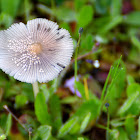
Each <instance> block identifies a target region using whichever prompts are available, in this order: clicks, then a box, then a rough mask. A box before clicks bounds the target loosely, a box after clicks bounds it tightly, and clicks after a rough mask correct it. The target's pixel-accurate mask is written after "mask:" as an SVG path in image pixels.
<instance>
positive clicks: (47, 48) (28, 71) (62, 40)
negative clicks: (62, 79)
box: [0, 18, 73, 83]
mask: <svg viewBox="0 0 140 140" xmlns="http://www.w3.org/2000/svg"><path fill="white" fill-rule="evenodd" d="M72 54H73V41H72V39H71V36H70V34H69V32H68V31H67V30H65V29H59V27H58V25H57V23H55V22H52V21H49V20H47V19H42V18H37V19H33V20H30V21H28V22H27V25H25V24H23V23H18V24H17V23H16V24H13V25H12V26H11V27H10V28H9V29H7V30H4V31H0V68H1V69H2V70H3V71H4V72H5V73H7V74H9V75H10V76H13V77H14V78H15V79H17V80H19V81H22V82H27V83H34V82H36V81H39V82H40V83H42V82H47V81H50V80H53V79H54V78H55V77H57V76H58V74H59V73H60V71H61V70H63V68H65V67H66V66H67V65H68V64H69V63H70V60H71V57H72Z"/></svg>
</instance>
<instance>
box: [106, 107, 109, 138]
mask: <svg viewBox="0 0 140 140" xmlns="http://www.w3.org/2000/svg"><path fill="white" fill-rule="evenodd" d="M109 124H110V115H109V107H107V131H106V140H109Z"/></svg>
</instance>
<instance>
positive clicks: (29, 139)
mask: <svg viewBox="0 0 140 140" xmlns="http://www.w3.org/2000/svg"><path fill="white" fill-rule="evenodd" d="M29 140H31V132H30V131H29Z"/></svg>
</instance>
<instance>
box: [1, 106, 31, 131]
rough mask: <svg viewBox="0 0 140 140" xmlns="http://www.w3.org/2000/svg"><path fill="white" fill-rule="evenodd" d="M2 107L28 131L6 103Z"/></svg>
mask: <svg viewBox="0 0 140 140" xmlns="http://www.w3.org/2000/svg"><path fill="white" fill-rule="evenodd" d="M3 108H4V109H5V110H7V111H8V112H9V113H10V114H11V115H12V116H13V118H14V119H15V120H16V121H17V122H18V123H19V124H20V125H21V126H22V127H23V128H24V129H25V131H27V132H29V131H28V129H27V128H26V127H25V125H24V124H22V123H21V122H20V120H19V119H18V118H17V117H16V116H15V115H14V114H13V113H12V112H11V110H10V109H9V108H8V106H7V105H4V106H3Z"/></svg>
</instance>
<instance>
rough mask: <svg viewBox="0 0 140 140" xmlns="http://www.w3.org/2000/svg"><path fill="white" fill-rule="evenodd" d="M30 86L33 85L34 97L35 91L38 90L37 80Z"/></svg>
mask: <svg viewBox="0 0 140 140" xmlns="http://www.w3.org/2000/svg"><path fill="white" fill-rule="evenodd" d="M32 86H33V92H34V97H35V98H36V96H37V93H38V92H39V87H38V82H37V81H36V82H35V83H33V84H32Z"/></svg>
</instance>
